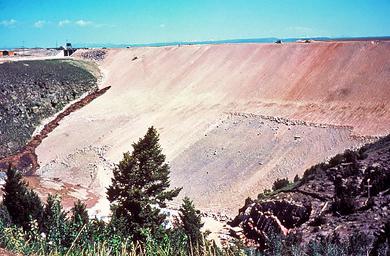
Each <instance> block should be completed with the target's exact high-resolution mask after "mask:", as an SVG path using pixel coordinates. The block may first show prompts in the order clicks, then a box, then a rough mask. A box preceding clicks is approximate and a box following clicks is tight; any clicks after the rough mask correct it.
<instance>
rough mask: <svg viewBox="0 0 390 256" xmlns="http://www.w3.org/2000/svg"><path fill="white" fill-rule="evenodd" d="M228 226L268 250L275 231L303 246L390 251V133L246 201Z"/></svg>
mask: <svg viewBox="0 0 390 256" xmlns="http://www.w3.org/2000/svg"><path fill="white" fill-rule="evenodd" d="M230 224H231V225H232V226H233V227H241V228H242V233H243V235H244V237H245V239H246V242H247V243H248V244H252V245H255V246H258V247H259V248H261V249H267V248H268V249H270V247H271V246H270V245H271V244H272V241H271V240H272V239H274V237H275V234H276V235H277V236H279V237H281V238H282V240H284V241H285V243H288V241H289V242H291V241H294V242H295V243H298V244H300V245H301V246H302V245H303V246H304V245H309V244H310V242H311V243H313V242H314V241H316V242H317V243H325V242H324V241H326V243H328V244H329V243H331V242H332V243H333V244H344V245H345V244H348V246H346V248H347V249H345V250H346V251H344V252H345V254H346V255H360V253H362V254H364V255H366V254H365V253H366V252H367V251H368V252H370V255H386V253H388V252H389V246H388V243H389V236H390V135H389V136H387V137H384V138H382V139H380V140H379V141H377V142H375V143H372V144H368V145H366V146H364V147H362V148H361V149H360V150H358V151H346V152H345V153H344V154H340V155H337V156H335V157H333V158H332V159H331V160H330V161H329V162H327V163H321V164H318V165H316V166H313V167H312V168H310V169H308V170H307V171H306V172H305V174H304V176H303V178H302V179H301V180H300V181H297V182H295V183H294V184H290V185H288V186H287V187H285V188H282V189H280V190H277V191H275V192H268V193H265V194H260V195H259V199H257V200H251V199H247V200H246V202H245V206H244V207H242V208H241V209H240V210H239V214H238V216H237V217H236V218H235V219H234V220H233V221H232V222H231V223H230ZM233 230H238V231H239V230H240V229H237V228H235V229H233ZM233 233H234V232H233ZM286 241H287V242H286ZM359 250H360V251H359ZM383 253H385V254H383Z"/></svg>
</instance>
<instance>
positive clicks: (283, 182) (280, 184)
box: [272, 178, 290, 191]
mask: <svg viewBox="0 0 390 256" xmlns="http://www.w3.org/2000/svg"><path fill="white" fill-rule="evenodd" d="M288 184H290V182H289V181H288V179H287V178H284V179H277V180H276V181H275V182H274V184H273V185H272V190H273V191H276V190H279V189H281V188H284V187H286V186H287V185H288Z"/></svg>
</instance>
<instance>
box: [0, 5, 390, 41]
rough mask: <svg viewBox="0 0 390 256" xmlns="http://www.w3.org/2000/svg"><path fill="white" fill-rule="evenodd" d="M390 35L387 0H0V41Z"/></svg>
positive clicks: (186, 39)
mask: <svg viewBox="0 0 390 256" xmlns="http://www.w3.org/2000/svg"><path fill="white" fill-rule="evenodd" d="M389 35H390V0H235V1H234V0H127V1H119V0H104V1H103V0H78V1H74V0H66V1H64V0H30V1H27V0H0V47H19V46H21V45H22V44H23V42H24V45H25V46H28V47H35V46H42V47H51V46H55V45H56V42H57V44H58V45H61V44H64V42H65V41H66V40H68V41H70V42H74V43H152V42H171V41H204V40H222V39H237V38H240V39H244V38H262V37H279V38H287V37H315V36H328V37H357V36H389Z"/></svg>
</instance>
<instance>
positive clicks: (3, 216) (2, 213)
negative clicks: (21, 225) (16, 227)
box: [0, 204, 12, 227]
mask: <svg viewBox="0 0 390 256" xmlns="http://www.w3.org/2000/svg"><path fill="white" fill-rule="evenodd" d="M0 222H1V224H2V226H3V227H9V226H11V224H12V220H11V216H10V214H9V212H8V210H7V207H6V206H5V205H4V204H0Z"/></svg>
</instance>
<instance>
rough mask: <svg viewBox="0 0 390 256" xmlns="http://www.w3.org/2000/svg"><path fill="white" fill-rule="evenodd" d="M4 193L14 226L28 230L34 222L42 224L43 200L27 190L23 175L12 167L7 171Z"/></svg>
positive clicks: (4, 201) (4, 199) (5, 203)
mask: <svg viewBox="0 0 390 256" xmlns="http://www.w3.org/2000/svg"><path fill="white" fill-rule="evenodd" d="M3 192H4V196H3V203H4V205H5V206H6V207H7V210H8V212H9V214H10V217H11V219H12V223H13V224H15V225H17V226H21V227H23V228H24V229H25V230H27V229H28V228H29V224H30V222H31V221H32V220H37V221H38V223H40V222H41V219H42V213H43V206H42V202H41V200H40V199H39V197H38V195H37V194H36V193H35V192H34V191H32V190H29V189H28V188H27V184H26V182H25V181H23V180H22V174H21V173H20V172H18V171H16V170H15V169H13V168H11V166H10V167H9V168H8V170H7V178H6V181H5V185H4V188H3Z"/></svg>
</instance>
